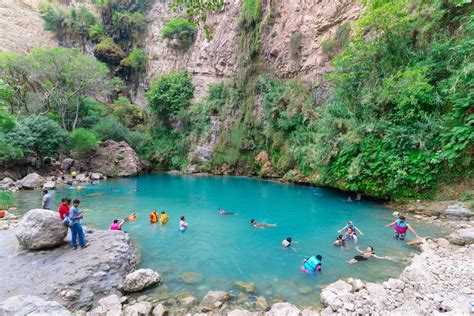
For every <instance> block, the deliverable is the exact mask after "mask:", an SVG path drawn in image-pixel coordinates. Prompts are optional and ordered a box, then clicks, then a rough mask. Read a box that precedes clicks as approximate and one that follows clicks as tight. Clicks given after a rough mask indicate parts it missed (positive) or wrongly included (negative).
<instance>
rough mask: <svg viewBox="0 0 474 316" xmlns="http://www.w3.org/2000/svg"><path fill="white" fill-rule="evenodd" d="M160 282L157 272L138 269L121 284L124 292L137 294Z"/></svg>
mask: <svg viewBox="0 0 474 316" xmlns="http://www.w3.org/2000/svg"><path fill="white" fill-rule="evenodd" d="M160 281H161V277H160V275H159V274H158V272H155V271H153V270H151V269H139V270H137V271H134V272H132V273H130V274H128V275H127V276H126V278H125V282H124V283H123V290H124V291H125V292H138V291H141V290H143V289H145V288H148V287H150V286H152V285H155V284H157V283H159V282H160Z"/></svg>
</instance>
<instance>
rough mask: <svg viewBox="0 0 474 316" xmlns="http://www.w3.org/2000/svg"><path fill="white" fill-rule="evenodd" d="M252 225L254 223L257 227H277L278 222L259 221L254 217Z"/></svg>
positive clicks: (251, 221)
mask: <svg viewBox="0 0 474 316" xmlns="http://www.w3.org/2000/svg"><path fill="white" fill-rule="evenodd" d="M250 225H252V226H253V227H255V228H265V227H276V224H268V223H259V222H257V221H256V220H254V219H251V220H250Z"/></svg>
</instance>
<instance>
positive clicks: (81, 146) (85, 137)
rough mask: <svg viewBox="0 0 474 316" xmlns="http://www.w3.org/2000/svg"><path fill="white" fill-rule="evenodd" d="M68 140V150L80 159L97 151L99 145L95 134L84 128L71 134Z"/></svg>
mask: <svg viewBox="0 0 474 316" xmlns="http://www.w3.org/2000/svg"><path fill="white" fill-rule="evenodd" d="M69 139H70V148H71V149H72V150H73V151H74V152H76V154H78V155H79V156H81V157H84V156H85V155H87V154H88V153H90V152H91V151H92V150H94V149H97V147H98V143H99V141H98V139H97V137H96V136H95V134H94V133H92V132H90V131H88V130H86V129H84V128H78V129H76V130H74V131H73V132H71V134H70V135H69Z"/></svg>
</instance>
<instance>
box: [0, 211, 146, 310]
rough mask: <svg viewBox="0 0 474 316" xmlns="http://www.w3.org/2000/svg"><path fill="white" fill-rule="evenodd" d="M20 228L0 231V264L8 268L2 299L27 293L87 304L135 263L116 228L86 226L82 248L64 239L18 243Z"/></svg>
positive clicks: (1, 287)
mask: <svg viewBox="0 0 474 316" xmlns="http://www.w3.org/2000/svg"><path fill="white" fill-rule="evenodd" d="M58 221H59V219H58ZM20 224H21V222H20ZM20 229H21V227H20V225H18V226H17V227H14V228H11V229H8V230H5V231H0V266H1V267H2V269H3V271H8V273H3V274H2V281H1V282H0V297H2V298H10V297H13V296H24V295H32V294H33V295H37V296H40V297H41V298H42V299H43V300H45V299H46V300H53V301H56V302H58V303H60V304H61V305H63V306H65V307H67V308H70V309H81V308H82V309H89V308H91V307H92V306H93V305H95V304H96V303H97V301H98V300H99V299H100V298H102V297H104V296H105V295H110V294H111V293H114V292H117V291H118V289H120V287H121V285H122V284H123V282H124V279H125V277H126V275H127V274H128V273H129V272H130V271H133V270H134V269H135V268H136V267H137V265H138V261H139V258H138V254H137V252H136V250H135V248H134V247H133V245H132V244H131V242H130V238H129V237H128V235H126V234H124V233H122V232H118V231H115V232H114V231H99V230H97V231H96V230H89V229H87V230H86V239H87V240H88V242H89V244H90V246H89V247H87V248H85V249H80V248H79V249H78V250H71V247H70V245H69V244H68V243H67V242H68V238H66V239H65V241H64V243H63V244H62V245H61V246H59V247H57V248H54V249H50V250H41V251H32V250H26V249H24V248H22V247H21V246H20V245H19V243H18V241H17V237H16V236H15V235H16V234H17V233H19V231H18V230H20ZM22 299H23V298H20V299H17V300H19V301H21V300H22ZM14 302H16V301H14ZM10 303H11V302H10ZM39 303H41V302H40V301H38V304H39ZM40 305H41V304H40ZM46 305H50V304H49V303H48V304H46ZM53 305H54V304H53ZM0 315H2V312H1V311H0Z"/></svg>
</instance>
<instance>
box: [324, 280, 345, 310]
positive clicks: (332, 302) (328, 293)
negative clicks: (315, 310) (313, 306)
mask: <svg viewBox="0 0 474 316" xmlns="http://www.w3.org/2000/svg"><path fill="white" fill-rule="evenodd" d="M351 290H352V286H351V285H350V284H349V283H346V282H344V281H342V280H338V281H336V282H334V283H332V284H329V285H328V286H327V287H325V288H324V289H323V290H322V291H321V295H320V296H321V303H322V304H323V305H324V306H329V307H331V309H332V310H333V311H334V312H336V311H337V310H338V309H340V308H342V305H343V300H342V299H341V296H344V295H346V296H347V295H348V294H350V293H351Z"/></svg>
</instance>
